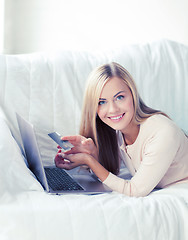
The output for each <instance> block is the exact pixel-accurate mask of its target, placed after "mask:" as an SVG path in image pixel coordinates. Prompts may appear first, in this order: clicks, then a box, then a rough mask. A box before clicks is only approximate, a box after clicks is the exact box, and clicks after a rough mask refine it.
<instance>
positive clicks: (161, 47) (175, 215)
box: [0, 40, 188, 240]
mask: <svg viewBox="0 0 188 240" xmlns="http://www.w3.org/2000/svg"><path fill="white" fill-rule="evenodd" d="M111 61H115V62H118V63H120V64H122V65H123V66H124V67H125V68H126V69H127V70H128V71H129V72H130V73H131V74H132V76H133V78H134V79H135V81H136V84H137V87H138V89H139V92H140V95H141V96H142V98H143V100H144V101H145V102H146V103H147V104H148V105H150V106H152V107H154V108H157V109H160V110H163V111H165V112H166V113H167V114H169V116H170V117H171V118H172V119H173V120H174V121H175V122H176V123H177V124H178V125H179V126H180V127H181V128H182V129H183V130H184V131H186V132H187V133H188V94H187V93H188V46H184V45H182V44H179V43H176V42H172V41H168V40H161V41H159V42H153V43H148V44H145V45H128V46H123V47H119V48H114V49H112V50H111V51H108V52H100V53H92V52H76V51H72V52H71V51H63V52H53V53H34V54H24V55H0V106H1V109H0V239H2V240H3V239H8V240H12V239H14V240H17V239H19V240H20V239H28V240H30V239H31V240H35V239H37V240H38V239H40V240H42V239H45V240H48V239H52V238H53V239H56V240H58V239H67V240H69V239H70V240H72V239H83V240H84V239H91V240H92V239H103V240H105V239H119V240H121V239H125V238H126V239H129V240H131V239H144V240H145V239H160V240H163V239H164V240H166V239H174V240H176V239H180V240H186V239H188V232H187V228H186V226H185V225H186V222H187V221H188V185H187V184H179V185H175V186H172V187H170V188H168V189H163V190H160V191H156V192H153V193H152V194H150V195H149V196H147V197H145V198H138V199H136V198H129V197H126V196H123V195H121V194H118V193H111V194H102V195H98V196H78V195H74V196H73V195H67V196H61V197H59V196H50V195H48V194H46V193H44V192H43V189H42V187H41V186H40V184H39V183H38V182H37V181H36V179H35V178H34V177H33V175H32V173H31V172H30V171H29V170H28V168H27V166H26V161H25V159H24V157H23V155H22V153H21V149H20V148H19V146H20V147H21V145H22V143H21V140H20V136H19V132H18V126H17V122H16V117H15V112H18V113H19V114H20V115H22V116H23V117H24V118H25V119H27V120H29V121H30V122H31V123H32V124H34V126H35V131H36V134H37V140H38V144H39V148H40V153H41V155H42V159H43V162H44V164H53V158H54V155H55V153H56V144H55V143H53V142H52V140H51V139H50V138H49V137H48V136H47V132H48V131H54V130H56V131H58V132H59V133H61V134H62V135H69V134H75V133H78V130H79V122H80V113H81V106H82V97H83V92H84V86H85V81H86V79H87V76H88V74H89V73H90V71H91V70H92V69H93V68H94V67H96V66H98V65H101V64H103V63H107V62H111ZM14 138H15V139H16V141H15V139H14Z"/></svg>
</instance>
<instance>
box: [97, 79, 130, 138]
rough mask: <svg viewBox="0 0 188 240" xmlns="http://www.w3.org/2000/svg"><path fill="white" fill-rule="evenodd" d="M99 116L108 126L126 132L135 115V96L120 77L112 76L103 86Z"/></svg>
mask: <svg viewBox="0 0 188 240" xmlns="http://www.w3.org/2000/svg"><path fill="white" fill-rule="evenodd" d="M97 113H98V116H99V118H100V119H101V120H102V121H103V122H104V123H105V124H107V125H108V126H110V127H111V128H113V129H115V130H120V131H121V132H122V133H124V134H126V133H127V132H129V128H130V127H131V124H132V119H133V115H134V104H133V97H132V94H131V91H130V89H129V87H128V86H127V85H126V84H125V82H124V81H123V80H122V79H121V78H118V77H112V78H111V79H110V80H109V81H108V82H107V83H106V84H105V86H104V87H103V89H102V92H101V95H100V98H99V104H98V111H97Z"/></svg>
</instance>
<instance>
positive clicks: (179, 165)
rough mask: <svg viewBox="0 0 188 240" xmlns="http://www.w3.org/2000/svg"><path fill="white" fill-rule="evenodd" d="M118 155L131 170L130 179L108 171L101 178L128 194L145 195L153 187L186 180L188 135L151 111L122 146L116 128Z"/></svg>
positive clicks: (120, 135)
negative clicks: (129, 140)
mask: <svg viewBox="0 0 188 240" xmlns="http://www.w3.org/2000/svg"><path fill="white" fill-rule="evenodd" d="M117 137H118V144H119V147H120V159H121V160H123V161H124V162H125V164H126V166H127V168H128V169H129V171H130V173H131V174H132V176H133V177H132V178H131V180H124V179H121V178H119V177H117V176H115V175H114V174H112V173H110V174H109V175H108V177H107V178H106V180H105V181H104V182H103V183H104V184H105V185H107V186H108V187H110V188H111V189H112V190H114V191H117V192H120V193H123V194H125V195H128V196H137V197H139V196H146V195H148V194H149V193H150V192H151V191H152V190H153V189H154V188H155V187H159V188H164V187H166V186H168V185H170V184H173V183H176V182H180V181H188V138H187V137H186V136H185V134H184V133H183V131H182V130H181V129H179V128H178V127H177V126H176V125H175V123H174V122H173V121H171V120H170V119H168V118H167V117H165V116H163V115H159V114H156V115H153V116H151V117H149V118H148V119H146V120H145V121H144V122H143V123H141V125H140V131H139V134H138V137H137V139H136V141H135V142H134V143H133V144H132V145H127V146H125V143H124V140H123V136H122V134H121V132H119V131H118V132H117Z"/></svg>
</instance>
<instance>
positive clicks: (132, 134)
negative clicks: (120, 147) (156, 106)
mask: <svg viewBox="0 0 188 240" xmlns="http://www.w3.org/2000/svg"><path fill="white" fill-rule="evenodd" d="M139 131H140V125H136V124H132V125H131V126H130V127H129V129H128V130H127V131H126V132H122V134H123V138H124V141H125V144H126V145H132V144H133V143H134V142H135V141H136V139H137V137H138V134H139Z"/></svg>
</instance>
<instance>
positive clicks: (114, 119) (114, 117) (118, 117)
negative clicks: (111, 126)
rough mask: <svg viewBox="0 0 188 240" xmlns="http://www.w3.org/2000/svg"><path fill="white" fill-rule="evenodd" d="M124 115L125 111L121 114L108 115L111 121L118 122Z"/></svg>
mask: <svg viewBox="0 0 188 240" xmlns="http://www.w3.org/2000/svg"><path fill="white" fill-rule="evenodd" d="M124 115H125V113H123V114H121V115H117V116H112V117H108V118H109V119H110V120H112V121H113V122H119V121H120V120H121V119H122V118H123V116H124Z"/></svg>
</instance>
